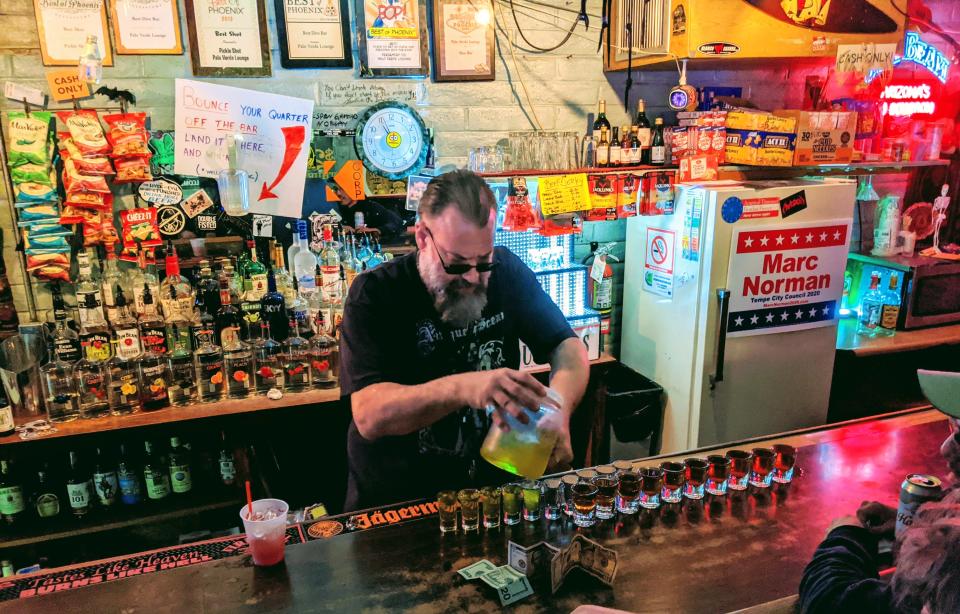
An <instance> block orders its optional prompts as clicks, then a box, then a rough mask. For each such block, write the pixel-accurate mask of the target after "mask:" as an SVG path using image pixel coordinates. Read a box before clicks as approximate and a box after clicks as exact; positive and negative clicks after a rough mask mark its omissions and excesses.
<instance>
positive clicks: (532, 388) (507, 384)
mask: <svg viewBox="0 0 960 614" xmlns="http://www.w3.org/2000/svg"><path fill="white" fill-rule="evenodd" d="M461 377H462V378H463V379H464V382H465V384H466V385H465V388H464V401H466V404H467V405H469V406H470V407H474V408H476V409H485V408H487V407H489V406H492V407H494V409H495V410H496V411H494V413H493V422H494V424H496V425H497V426H498V427H500V428H502V429H504V430H509V426H507V423H506V420H505V418H506V416H507V415H508V414H509V415H511V416H513V417H514V418H516V419H517V420H519V421H520V422H521V423H522V424H527V423H528V422H529V421H530V418H529V416H527V412H526V411H525V408H530V409H532V410H534V411H536V410H537V409H538V408H539V407H540V402H541V401H543V399H544V398H546V395H547V389H546V387H544V385H543V384H541V383H540V382H538V381H537V380H536V378H534V377H533V376H532V375H530V374H529V373H523V372H521V371H515V370H513V369H496V370H493V371H476V372H474V373H464V374H462V375H461ZM568 438H569V437H568Z"/></svg>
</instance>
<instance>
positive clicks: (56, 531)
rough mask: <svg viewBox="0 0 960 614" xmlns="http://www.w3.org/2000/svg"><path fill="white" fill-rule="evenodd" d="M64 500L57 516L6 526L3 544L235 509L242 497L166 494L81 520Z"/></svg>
mask: <svg viewBox="0 0 960 614" xmlns="http://www.w3.org/2000/svg"><path fill="white" fill-rule="evenodd" d="M65 503H66V502H62V504H61V506H60V516H59V517H58V518H56V519H53V520H51V521H50V522H48V523H47V524H46V525H41V524H38V523H34V524H32V525H28V526H27V527H26V528H24V529H23V530H10V529H8V530H7V532H6V533H4V535H3V547H4V548H15V547H18V546H28V545H30V544H37V543H41V542H49V541H55V540H58V539H67V538H73V537H79V536H82V535H91V534H94V533H103V532H105V531H114V530H117V529H124V528H127V527H133V526H138V525H146V524H151V523H160V522H167V521H170V520H175V519H177V518H184V517H187V516H194V515H197V514H201V513H204V512H211V511H216V510H221V509H228V508H232V507H235V508H236V509H238V510H239V509H240V506H242V505H243V496H242V495H241V493H240V491H239V490H237V491H236V492H235V493H233V494H221V495H219V496H216V495H214V496H209V495H208V496H193V497H186V498H181V497H177V496H175V495H173V494H170V495H169V496H168V497H167V499H165V500H164V501H162V502H160V503H146V502H145V503H141V504H139V505H129V506H128V505H123V504H121V503H117V504H116V505H117V508H116V509H111V510H110V511H105V510H103V509H102V508H96V509H95V511H94V512H93V513H92V515H91V516H90V517H88V518H85V519H81V518H75V517H73V515H71V513H70V507H69V506H67V505H65Z"/></svg>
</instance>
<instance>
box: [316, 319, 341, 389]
mask: <svg viewBox="0 0 960 614" xmlns="http://www.w3.org/2000/svg"><path fill="white" fill-rule="evenodd" d="M316 330H317V333H316V334H315V335H314V336H313V338H312V339H311V340H310V378H311V379H312V380H313V387H314V388H335V387H336V386H337V383H338V382H339V371H340V370H339V362H340V360H339V359H340V348H339V347H338V345H337V340H336V339H334V338H333V337H331V336H330V334H329V332H328V330H327V323H326V320H325V319H324V315H323V312H322V311H321V312H319V313H317V325H316Z"/></svg>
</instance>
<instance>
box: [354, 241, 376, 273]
mask: <svg viewBox="0 0 960 614" xmlns="http://www.w3.org/2000/svg"><path fill="white" fill-rule="evenodd" d="M357 243H358V247H357V262H359V266H358V267H357V273H358V274H359V273H361V272H363V271H366V270H367V269H369V268H372V267H371V266H370V265H369V264H367V262H368V261H369V260H370V258H371V257H373V250H372V249H370V235H366V234H365V235H363V236H362V237H360V238H359V239H357Z"/></svg>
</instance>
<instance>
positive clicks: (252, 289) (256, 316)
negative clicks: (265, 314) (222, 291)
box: [240, 240, 267, 340]
mask: <svg viewBox="0 0 960 614" xmlns="http://www.w3.org/2000/svg"><path fill="white" fill-rule="evenodd" d="M247 247H248V249H249V250H250V256H249V257H248V258H245V259H244V262H243V265H242V268H241V270H240V274H241V279H242V284H243V294H242V295H241V298H240V313H241V315H242V317H243V330H244V331H245V332H246V335H244V336H243V339H244V340H248V339H249V338H250V333H251V332H253V331H257V330H259V328H260V304H261V301H262V300H263V295H264V294H266V293H267V268H266V267H265V266H263V264H262V263H261V262H260V261H259V260H257V248H256V244H255V243H254V242H253V241H252V240H250V241H247Z"/></svg>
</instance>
